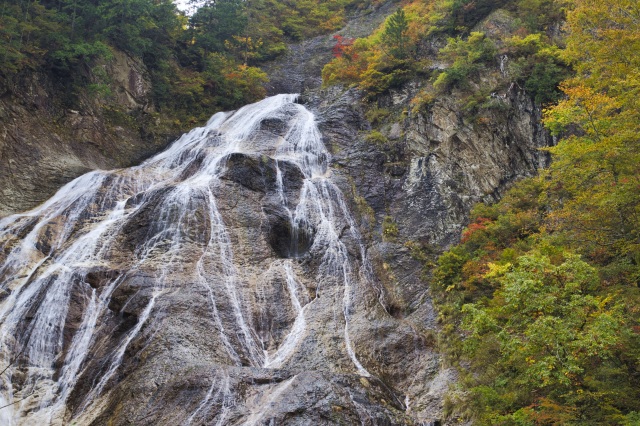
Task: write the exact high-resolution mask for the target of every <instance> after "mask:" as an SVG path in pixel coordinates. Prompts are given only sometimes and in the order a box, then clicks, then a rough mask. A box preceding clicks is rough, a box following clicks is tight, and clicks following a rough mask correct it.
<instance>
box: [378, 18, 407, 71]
mask: <svg viewBox="0 0 640 426" xmlns="http://www.w3.org/2000/svg"><path fill="white" fill-rule="evenodd" d="M408 30H409V22H408V21H407V15H406V14H405V12H404V9H402V8H400V9H398V10H396V12H395V13H394V14H393V15H391V16H390V17H389V18H388V19H387V21H386V23H385V26H384V30H383V32H382V36H381V41H382V43H383V45H384V46H386V48H388V50H389V52H390V53H391V55H392V56H395V57H396V58H398V59H403V58H405V57H406V56H407V55H408V48H409V43H410V40H409V36H408V35H407V31H408Z"/></svg>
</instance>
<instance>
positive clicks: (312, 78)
mask: <svg viewBox="0 0 640 426" xmlns="http://www.w3.org/2000/svg"><path fill="white" fill-rule="evenodd" d="M397 7H398V2H397V0H387V1H383V2H381V3H380V4H377V3H374V4H373V5H371V6H369V7H368V8H367V9H365V10H359V11H357V12H356V13H355V14H354V15H352V16H350V17H349V19H348V22H347V24H346V25H345V26H344V28H342V29H340V30H339V31H337V32H336V33H335V34H329V35H321V36H318V37H314V38H312V39H310V40H305V41H302V42H300V43H292V44H290V45H289V46H288V51H287V53H286V54H285V55H284V57H282V58H278V59H277V60H275V61H273V62H271V63H267V64H266V65H264V66H263V67H262V68H263V69H264V71H266V73H267V74H268V75H269V82H268V83H267V84H266V85H265V88H266V89H267V93H268V94H269V95H276V94H278V93H302V92H304V91H305V90H309V89H317V88H319V87H320V86H321V85H322V77H321V72H322V68H323V67H324V66H325V65H326V64H327V63H328V62H329V61H331V59H332V58H333V56H332V48H333V46H334V45H335V44H336V40H335V39H334V38H333V36H334V35H340V36H342V37H345V38H353V39H355V38H358V37H366V36H368V35H369V34H371V33H372V32H373V31H374V30H375V29H376V28H378V26H379V25H380V24H381V23H382V22H384V20H385V18H386V17H387V16H389V15H390V14H391V13H393V11H394V9H395V8H397Z"/></svg>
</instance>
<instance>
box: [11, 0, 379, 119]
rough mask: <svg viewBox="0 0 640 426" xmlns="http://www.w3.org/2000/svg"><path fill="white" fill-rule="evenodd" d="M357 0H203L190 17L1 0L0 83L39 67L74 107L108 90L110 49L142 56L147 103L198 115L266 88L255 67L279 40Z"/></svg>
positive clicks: (104, 2)
mask: <svg viewBox="0 0 640 426" xmlns="http://www.w3.org/2000/svg"><path fill="white" fill-rule="evenodd" d="M368 4H369V2H358V1H354V0H304V1H295V2H284V1H277V0H209V1H207V2H206V3H205V4H204V5H203V6H202V7H200V8H199V9H198V10H197V11H196V12H195V13H194V14H193V15H192V16H185V15H184V14H181V13H179V12H178V11H177V10H176V8H175V5H174V4H173V3H172V1H171V0H88V1H81V0H1V1H0V40H2V43H0V87H2V88H3V90H5V91H6V90H9V91H10V90H12V88H13V86H14V85H15V84H16V82H17V81H19V79H20V77H21V76H22V75H24V73H28V72H29V71H35V70H37V71H38V72H45V73H48V74H50V75H52V76H53V77H54V78H53V81H56V82H57V83H58V84H59V85H60V87H59V89H61V90H60V93H61V95H64V101H65V102H66V103H67V104H69V105H70V106H73V105H74V104H75V103H77V99H76V97H77V95H78V94H79V93H81V92H85V91H87V90H89V91H90V92H91V93H93V94H94V95H95V96H102V97H105V98H108V97H109V90H108V83H109V76H108V75H105V73H104V72H103V71H101V69H102V68H101V67H100V65H101V64H103V63H104V62H105V61H108V60H110V58H111V56H112V51H113V49H114V48H115V49H118V50H120V51H124V52H126V53H127V54H129V55H131V56H133V57H137V58H141V59H142V60H143V61H144V63H145V65H146V66H147V68H148V70H149V72H150V74H151V78H152V83H153V91H154V93H153V95H154V103H155V105H156V106H157V107H158V108H160V109H161V110H165V111H168V112H170V113H171V114H172V115H174V116H177V117H187V118H188V117H189V116H191V117H192V121H193V120H195V119H202V118H205V117H206V116H209V115H211V113H212V112H214V111H215V110H217V109H225V108H226V109H229V108H235V107H238V106H239V105H242V104H245V103H248V102H251V101H254V100H256V99H258V98H261V97H262V96H264V89H263V83H264V82H265V81H266V79H267V76H266V75H265V74H264V72H262V71H261V70H260V69H259V68H257V67H256V66H257V65H259V64H260V63H261V62H262V61H264V60H267V59H271V58H273V57H275V56H277V55H280V54H282V53H283V52H284V51H285V49H286V48H285V46H286V45H285V42H286V41H292V40H300V39H302V38H305V37H310V36H314V35H317V34H320V33H323V32H329V31H333V30H336V29H337V28H339V27H340V26H341V25H342V24H343V23H344V19H345V13H347V9H348V8H356V7H366V6H367V5H368Z"/></svg>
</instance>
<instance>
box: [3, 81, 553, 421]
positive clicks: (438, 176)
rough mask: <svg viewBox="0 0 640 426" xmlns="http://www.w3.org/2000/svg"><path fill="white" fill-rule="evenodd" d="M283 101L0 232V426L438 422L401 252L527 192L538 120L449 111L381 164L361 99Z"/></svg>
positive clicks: (525, 110) (427, 347)
mask: <svg viewBox="0 0 640 426" xmlns="http://www.w3.org/2000/svg"><path fill="white" fill-rule="evenodd" d="M294 99H295V97H294V96H290V95H279V96H276V97H273V98H268V99H267V100H265V101H263V102H260V103H258V104H255V105H251V106H247V107H245V108H243V109H242V110H240V111H238V112H236V113H233V114H224V113H220V114H217V115H216V116H214V117H213V118H212V119H211V120H210V122H209V123H208V124H207V126H205V127H203V128H198V129H195V130H193V131H192V132H191V133H189V134H187V135H184V136H183V137H182V138H181V139H180V140H178V141H177V142H175V143H174V144H173V145H172V146H171V147H170V148H169V149H168V150H167V151H165V152H163V153H161V154H158V155H157V156H156V157H153V158H152V159H150V160H148V161H147V162H145V163H143V164H142V165H141V166H138V167H134V168H131V169H122V170H116V171H113V172H91V173H88V174H86V175H84V176H82V177H80V178H78V179H76V180H75V181H73V182H71V183H70V184H68V185H66V186H65V187H64V188H63V189H62V190H61V191H59V192H58V194H56V196H55V197H53V198H52V199H50V200H49V201H48V202H47V203H45V204H44V205H43V206H42V207H40V208H38V209H36V210H34V211H32V212H30V213H26V214H20V215H15V216H11V217H8V218H5V219H4V220H2V221H0V264H1V265H2V266H0V289H1V290H2V293H1V294H0V324H1V326H0V327H1V329H2V333H0V336H2V342H1V343H2V344H1V345H0V347H1V348H2V365H3V366H8V368H7V369H6V370H5V371H4V372H3V373H2V378H3V383H4V386H3V388H2V389H0V391H1V395H2V397H1V398H0V405H6V404H12V403H14V404H13V405H11V408H7V409H5V410H3V411H2V412H0V420H1V421H0V422H1V423H3V424H34V423H37V424H47V423H51V424H66V423H75V424H79V425H89V424H95V425H99V424H116V425H117V424H131V423H133V424H142V425H144V424H149V425H151V424H154V425H155V424H166V425H173V424H230V425H233V424H237V425H240V424H247V425H253V424H256V425H257V424H292V425H294V424H299V425H307V424H357V423H362V424H370V425H379V424H380V425H385V424H387V425H403V424H407V425H411V424H425V423H426V424H429V423H430V422H433V421H436V420H437V419H440V418H441V417H442V406H443V395H444V392H445V391H446V389H447V386H448V384H449V383H451V382H452V381H453V380H455V374H454V372H453V371H451V370H448V369H446V368H444V367H443V366H442V365H441V363H440V355H439V349H438V348H437V346H436V338H435V334H436V332H437V325H436V320H435V313H434V311H433V307H432V305H431V303H430V300H429V294H428V286H427V285H426V284H424V282H423V281H422V280H421V278H420V274H421V268H422V263H421V262H420V261H419V260H416V259H414V258H413V257H412V256H411V247H412V246H407V245H405V244H400V242H404V241H408V240H410V241H415V242H417V243H419V244H423V245H429V246H431V247H433V248H434V250H439V249H441V248H443V247H444V246H446V245H447V244H448V243H450V242H451V241H454V240H455V239H456V238H457V235H458V234H459V230H460V227H461V226H462V224H463V223H464V220H465V218H466V214H467V212H468V209H469V206H470V205H471V203H473V202H475V201H478V200H481V199H483V198H486V197H495V196H497V195H498V194H499V193H500V192H501V191H502V190H503V189H504V188H505V186H506V185H507V184H508V182H510V181H511V180H513V179H515V178H517V177H518V176H521V175H526V174H531V173H534V172H535V170H536V168H537V167H539V166H540V165H541V164H543V163H544V156H543V155H541V154H540V153H539V152H538V151H536V148H537V147H539V146H541V145H544V144H545V143H547V140H546V139H545V137H544V134H543V133H540V132H539V128H538V126H537V125H536V124H535V116H536V114H537V112H536V110H535V109H534V108H533V106H532V105H531V104H530V103H528V101H527V98H526V97H525V96H522V95H520V94H518V93H514V94H513V95H512V97H511V98H510V99H509V100H508V102H510V103H511V104H510V105H511V106H512V109H513V111H514V114H516V117H517V120H514V121H513V122H512V121H505V122H504V123H503V124H502V125H495V126H492V127H491V128H489V127H486V128H485V127H473V126H469V125H465V124H464V123H463V122H461V121H460V120H459V119H458V118H457V116H456V114H455V113H454V112H453V111H452V110H451V106H450V105H449V104H447V103H446V102H445V101H443V102H442V103H440V104H437V105H436V106H435V107H434V108H433V109H432V110H431V113H430V114H429V115H426V116H425V115H415V116H410V117H409V118H407V119H405V120H404V121H402V122H398V123H396V124H394V125H392V126H391V129H389V132H388V133H389V134H390V136H393V137H394V138H395V139H394V140H395V141H396V142H394V144H393V145H375V144H372V143H371V142H368V141H366V138H365V135H366V132H367V130H368V129H369V128H370V124H369V123H368V122H367V121H366V119H365V118H364V117H363V116H362V111H361V110H360V107H359V105H361V104H360V99H359V95H358V94H357V92H355V91H341V90H339V89H333V90H331V91H327V92H316V93H311V94H309V95H308V96H306V97H305V98H304V99H303V100H304V102H305V104H306V105H307V108H308V109H307V108H305V107H303V106H302V105H300V104H297V103H295V102H294ZM390 99H392V100H391V101H390V102H393V99H394V98H393V97H392V98H390ZM395 99H402V94H396V96H395ZM399 102H400V101H399ZM309 110H311V111H314V113H315V115H314V113H311V112H310V111H309ZM516 141H518V143H516ZM389 218H391V219H389ZM385 226H386V227H387V228H389V229H386V230H385V229H384V228H385Z"/></svg>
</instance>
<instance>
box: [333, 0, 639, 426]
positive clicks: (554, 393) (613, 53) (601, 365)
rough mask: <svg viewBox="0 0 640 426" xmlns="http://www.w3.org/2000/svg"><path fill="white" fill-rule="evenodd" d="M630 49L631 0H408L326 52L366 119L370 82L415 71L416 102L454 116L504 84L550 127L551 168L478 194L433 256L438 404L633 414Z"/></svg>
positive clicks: (593, 417) (604, 416)
mask: <svg viewBox="0 0 640 426" xmlns="http://www.w3.org/2000/svg"><path fill="white" fill-rule="evenodd" d="M487 16H489V18H488V19H487V20H485V21H484V22H483V23H482V24H480V25H478V24H479V23H480V22H481V21H482V20H483V19H484V18H485V17H487ZM563 22H565V27H564V28H563V29H562V31H560V28H561V26H560V24H562V23H563ZM638 52H640V9H639V8H638V4H637V2H636V1H633V0H620V1H616V2H614V4H609V3H607V2H600V1H595V0H571V1H561V0H538V1H517V0H513V1H501V2H483V1H465V0H434V1H427V0H414V1H410V2H407V3H406V4H405V5H404V6H403V8H402V9H399V10H398V11H397V12H396V13H395V14H394V15H393V16H391V17H390V18H388V19H387V21H386V22H385V24H384V25H382V26H381V27H380V28H379V29H378V31H377V32H375V33H374V34H373V35H371V36H370V37H368V38H366V39H358V40H352V41H349V42H344V41H342V43H341V44H340V45H339V46H338V48H337V50H336V51H335V52H334V56H336V58H335V59H334V60H333V62H331V63H330V64H329V65H327V66H326V67H325V69H324V71H323V77H324V81H325V84H334V83H342V84H351V85H355V86H357V87H359V88H360V89H362V90H364V91H365V92H366V94H367V95H368V98H369V100H370V105H372V107H371V111H370V113H369V116H370V117H371V118H372V120H373V121H374V122H375V119H376V117H377V115H376V111H378V109H377V108H376V106H375V105H376V100H378V99H379V98H380V95H383V94H385V93H386V92H388V91H389V90H390V89H393V88H398V87H402V85H404V84H405V83H406V82H407V81H415V82H418V83H419V84H420V85H421V86H422V89H421V91H420V92H419V93H418V95H417V96H416V97H415V98H414V100H413V104H414V112H416V113H419V112H421V111H424V110H425V108H426V109H428V108H429V105H430V104H431V103H432V102H434V101H435V99H436V98H437V97H438V96H442V95H443V94H446V95H447V97H449V98H450V99H455V100H456V102H458V105H459V107H460V108H461V110H462V111H463V112H465V113H466V115H467V119H470V118H471V119H472V118H474V117H478V115H479V112H481V111H483V110H487V109H491V108H497V107H499V106H500V104H499V103H495V102H493V98H492V96H491V94H492V93H500V92H504V91H505V90H508V89H506V88H507V87H509V86H512V85H517V87H518V88H519V90H525V91H526V92H527V93H529V94H530V96H532V97H533V98H534V99H535V101H536V102H537V103H538V104H541V105H543V106H546V109H545V112H544V115H545V125H546V126H547V128H548V129H549V130H550V132H551V133H552V134H553V135H554V136H556V137H557V138H558V140H559V143H558V144H557V146H555V147H553V148H551V149H549V151H550V153H551V155H552V159H553V161H552V166H551V167H550V169H549V170H546V171H544V172H543V173H542V174H541V176H539V177H537V178H533V179H528V180H524V181H521V182H519V183H518V184H517V185H516V186H515V187H514V188H513V189H512V190H511V191H510V192H509V193H508V194H507V195H506V196H505V197H504V198H503V200H502V201H501V202H499V203H497V204H495V205H491V206H487V205H484V204H482V205H478V206H477V207H476V208H475V209H474V211H473V212H472V217H471V224H470V225H469V226H468V228H467V229H466V230H465V232H464V234H463V236H462V241H461V243H460V244H459V245H458V246H455V247H453V248H452V249H451V250H450V251H448V252H446V253H444V254H443V255H442V256H441V257H440V259H439V261H438V265H437V267H436V269H435V270H434V271H432V275H433V276H432V280H431V281H432V283H433V284H432V290H433V293H434V297H435V302H436V305H437V308H438V310H439V320H440V322H441V324H442V326H443V333H442V342H443V349H444V350H445V351H446V352H447V355H448V359H449V362H450V363H452V364H453V365H456V366H458V368H459V370H460V371H461V373H462V380H461V383H460V384H459V385H458V387H457V388H456V389H453V390H452V391H451V392H450V397H449V403H448V415H450V416H453V417H462V418H468V419H471V420H473V421H474V424H483V425H485V424H486V425H556V424H574V425H601V424H620V425H637V424H640V316H639V313H640V290H639V289H638V283H639V281H640V180H639V179H638V177H639V176H640V145H639V143H638V141H639V138H638V135H639V134H640V104H639V102H640V96H639V95H640V93H639V91H640V80H639V76H640V74H639V70H640V55H638ZM378 115H379V114H378ZM469 123H470V124H471V125H473V123H474V121H473V120H470V121H469ZM374 124H375V123H374ZM380 136H381V137H382V138H383V136H382V135H380ZM428 269H429V268H427V271H428Z"/></svg>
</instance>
